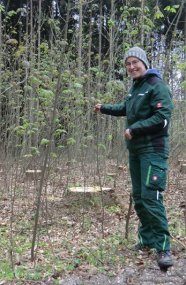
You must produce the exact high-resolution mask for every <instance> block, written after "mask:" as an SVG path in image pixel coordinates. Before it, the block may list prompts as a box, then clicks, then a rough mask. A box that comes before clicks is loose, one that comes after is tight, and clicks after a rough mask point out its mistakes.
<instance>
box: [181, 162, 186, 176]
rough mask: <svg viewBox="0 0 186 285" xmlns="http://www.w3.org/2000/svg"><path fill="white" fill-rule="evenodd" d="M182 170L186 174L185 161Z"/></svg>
mask: <svg viewBox="0 0 186 285" xmlns="http://www.w3.org/2000/svg"><path fill="white" fill-rule="evenodd" d="M180 172H181V173H183V174H186V163H183V164H182V165H181V171H180Z"/></svg>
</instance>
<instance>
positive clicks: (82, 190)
mask: <svg viewBox="0 0 186 285" xmlns="http://www.w3.org/2000/svg"><path fill="white" fill-rule="evenodd" d="M68 190H69V191H70V192H73V193H97V192H101V191H111V190H112V188H109V187H100V186H85V187H83V186H78V187H70V188H68Z"/></svg>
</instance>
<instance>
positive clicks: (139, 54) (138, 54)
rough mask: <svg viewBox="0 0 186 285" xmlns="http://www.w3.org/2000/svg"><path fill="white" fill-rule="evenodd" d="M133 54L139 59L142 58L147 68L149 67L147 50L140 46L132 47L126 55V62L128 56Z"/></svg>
mask: <svg viewBox="0 0 186 285" xmlns="http://www.w3.org/2000/svg"><path fill="white" fill-rule="evenodd" d="M131 56H134V57H137V58H138V59H139V60H141V61H142V62H143V63H144V64H145V66H146V68H148V67H149V61H148V59H147V55H146V52H145V51H144V50H143V49H142V48H140V47H132V48H130V49H129V50H128V51H127V52H126V54H125V56H124V61H125V62H126V60H127V58H128V57H131Z"/></svg>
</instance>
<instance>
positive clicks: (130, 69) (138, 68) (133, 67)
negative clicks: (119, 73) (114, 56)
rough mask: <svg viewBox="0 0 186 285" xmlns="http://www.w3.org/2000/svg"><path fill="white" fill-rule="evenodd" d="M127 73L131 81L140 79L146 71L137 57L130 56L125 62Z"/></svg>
mask: <svg viewBox="0 0 186 285" xmlns="http://www.w3.org/2000/svg"><path fill="white" fill-rule="evenodd" d="M125 65H126V68H127V73H128V75H129V76H131V77H132V78H133V79H136V78H138V77H141V76H143V75H144V74H145V72H146V71H147V69H146V67H145V64H144V63H143V62H142V61H141V60H139V59H138V58H137V57H133V56H130V57H128V58H127V60H126V62H125Z"/></svg>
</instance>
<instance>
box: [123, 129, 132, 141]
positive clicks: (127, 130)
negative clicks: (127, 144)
mask: <svg viewBox="0 0 186 285" xmlns="http://www.w3.org/2000/svg"><path fill="white" fill-rule="evenodd" d="M124 136H125V138H126V139H127V140H131V139H132V135H131V131H130V129H126V130H125V132H124Z"/></svg>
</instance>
